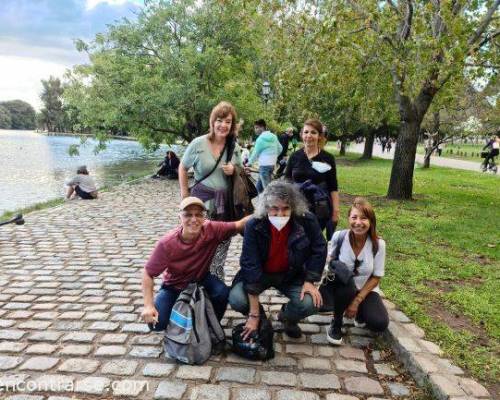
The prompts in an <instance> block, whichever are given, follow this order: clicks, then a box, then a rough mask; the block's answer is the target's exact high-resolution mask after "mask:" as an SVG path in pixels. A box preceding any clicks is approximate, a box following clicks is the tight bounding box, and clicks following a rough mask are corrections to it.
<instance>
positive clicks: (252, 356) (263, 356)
mask: <svg viewBox="0 0 500 400" xmlns="http://www.w3.org/2000/svg"><path fill="white" fill-rule="evenodd" d="M244 328H245V323H244V322H243V323H241V324H238V325H236V326H235V327H234V328H233V331H232V335H231V336H232V339H233V341H232V346H231V347H232V350H233V352H234V353H236V354H238V355H239V356H240V357H243V358H246V359H249V360H259V361H265V360H270V359H272V358H274V330H273V327H272V325H271V322H270V321H269V320H268V319H267V317H266V315H265V313H264V314H263V315H261V317H260V321H259V329H258V330H257V331H256V332H254V333H253V334H252V336H251V340H250V341H245V340H243V338H242V333H243V329H244Z"/></svg>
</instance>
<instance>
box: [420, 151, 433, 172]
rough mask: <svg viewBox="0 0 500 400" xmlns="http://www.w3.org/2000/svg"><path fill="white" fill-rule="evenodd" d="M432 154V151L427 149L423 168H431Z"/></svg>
mask: <svg viewBox="0 0 500 400" xmlns="http://www.w3.org/2000/svg"><path fill="white" fill-rule="evenodd" d="M431 154H432V150H430V151H429V150H428V149H425V156H424V165H423V166H422V168H429V167H430V166H431Z"/></svg>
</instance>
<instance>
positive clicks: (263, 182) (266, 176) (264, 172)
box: [256, 165, 274, 193]
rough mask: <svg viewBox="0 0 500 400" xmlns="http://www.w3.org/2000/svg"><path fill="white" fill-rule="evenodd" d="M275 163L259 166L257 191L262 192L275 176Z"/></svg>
mask: <svg viewBox="0 0 500 400" xmlns="http://www.w3.org/2000/svg"><path fill="white" fill-rule="evenodd" d="M273 171H274V165H263V166H260V167H259V180H258V181H257V186H256V188H257V192H258V193H262V192H263V191H264V189H265V188H266V186H267V185H269V182H271V179H272V177H273Z"/></svg>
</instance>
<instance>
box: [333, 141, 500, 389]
mask: <svg viewBox="0 0 500 400" xmlns="http://www.w3.org/2000/svg"><path fill="white" fill-rule="evenodd" d="M331 150H332V151H333V146H332V148H331ZM354 157H357V155H356V156H354V155H353V156H349V157H348V158H347V159H346V158H341V157H340V158H337V161H338V165H337V169H338V176H339V186H340V187H341V188H342V192H341V193H345V194H347V195H349V199H351V198H352V197H351V196H359V195H361V196H366V197H368V199H369V200H370V202H371V203H372V204H373V205H374V207H375V211H376V213H377V230H378V231H379V232H380V234H381V236H382V237H383V238H384V239H385V240H386V242H387V249H388V250H387V261H386V275H385V277H384V279H383V281H382V284H381V286H382V290H383V291H384V293H385V294H386V295H387V296H388V297H389V299H391V300H392V301H394V302H395V303H396V304H397V305H398V307H400V308H401V309H402V310H403V311H404V312H405V313H406V314H407V315H409V316H410V317H411V318H412V319H413V320H414V321H415V323H416V324H418V325H419V326H421V327H422V328H423V329H424V330H425V332H426V337H427V338H429V340H432V341H435V342H437V343H439V344H440V346H441V347H442V349H443V350H444V351H445V353H446V355H447V356H448V357H450V358H452V359H453V360H454V362H456V363H457V364H458V365H460V366H461V367H463V368H465V369H467V370H469V371H470V373H472V374H473V375H474V376H475V377H476V378H479V379H482V380H485V381H487V382H490V383H495V382H497V381H498V376H499V373H500V371H499V368H498V367H499V365H500V364H499V360H498V354H499V353H498V350H499V349H500V342H499V340H500V314H499V313H498V312H497V310H498V307H499V305H500V304H499V302H498V295H497V293H499V291H500V279H499V278H500V268H499V267H500V254H499V252H498V248H499V246H500V241H499V237H498V235H495V232H496V231H495V229H494V227H492V225H491V221H495V220H496V219H497V218H498V209H497V206H496V204H497V197H498V193H497V192H498V190H497V179H498V178H496V177H495V176H491V175H480V174H477V173H475V172H471V171H458V170H453V169H448V168H430V169H422V168H418V169H416V171H415V174H416V179H415V197H416V198H417V200H416V201H391V200H387V199H385V198H384V197H383V195H384V193H385V182H386V181H387V178H388V176H389V174H390V168H391V165H390V161H389V160H381V159H374V160H371V161H359V160H357V159H355V158H354ZM443 182H444V183H445V184H443ZM348 201H349V200H347V201H346V202H345V203H343V204H342V209H341V215H344V216H345V212H346V209H347V204H348ZM344 218H345V217H344ZM341 225H342V226H345V225H346V220H345V219H344V220H341ZM446 316H447V317H448V318H445V317H446ZM455 316H458V317H455ZM456 320H459V321H461V322H462V325H460V324H457V325H454V324H453V322H454V321H456ZM464 322H465V323H464Z"/></svg>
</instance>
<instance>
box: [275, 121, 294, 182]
mask: <svg viewBox="0 0 500 400" xmlns="http://www.w3.org/2000/svg"><path fill="white" fill-rule="evenodd" d="M292 138H293V128H288V129H287V130H286V131H285V132H284V133H282V134H281V135H280V137H279V139H278V140H279V141H280V144H281V146H282V147H283V149H282V150H281V153H280V154H279V156H278V170H277V171H276V176H277V177H278V178H279V177H280V176H281V175H283V171H285V168H286V161H287V153H288V146H289V145H290V140H291V139H292Z"/></svg>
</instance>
